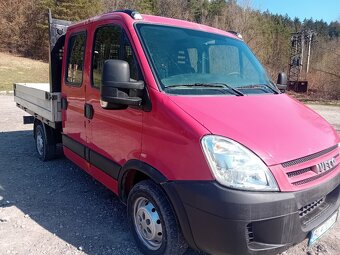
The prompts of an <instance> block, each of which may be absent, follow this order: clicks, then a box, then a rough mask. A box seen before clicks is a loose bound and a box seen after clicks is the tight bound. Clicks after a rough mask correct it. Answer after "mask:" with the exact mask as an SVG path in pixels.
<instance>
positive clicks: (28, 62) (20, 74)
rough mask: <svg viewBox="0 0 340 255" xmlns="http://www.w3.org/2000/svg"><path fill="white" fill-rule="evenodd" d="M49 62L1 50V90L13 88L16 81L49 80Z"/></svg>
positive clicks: (36, 81)
mask: <svg viewBox="0 0 340 255" xmlns="http://www.w3.org/2000/svg"><path fill="white" fill-rule="evenodd" d="M48 68H49V66H48V63H45V62H42V61H37V60H32V59H28V58H23V57H18V56H14V55H11V54H7V53H1V52H0V91H3V90H5V91H10V90H13V83H15V82H27V83H30V82H33V83H45V82H48V76H49V69H48Z"/></svg>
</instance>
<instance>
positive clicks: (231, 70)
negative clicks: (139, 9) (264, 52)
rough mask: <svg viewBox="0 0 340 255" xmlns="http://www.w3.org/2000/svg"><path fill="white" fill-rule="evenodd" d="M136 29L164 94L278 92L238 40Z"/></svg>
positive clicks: (148, 27)
mask: <svg viewBox="0 0 340 255" xmlns="http://www.w3.org/2000/svg"><path fill="white" fill-rule="evenodd" d="M136 27H137V31H138V33H139V36H140V38H141V41H142V44H143V47H144V49H145V51H146V54H147V57H148V59H149V62H150V64H151V67H152V69H153V71H154V74H155V76H156V80H157V81H158V84H159V85H160V86H161V88H162V89H163V90H164V91H165V92H167V93H171V94H200V95H201V94H203V95H205V94H228V95H237V96H240V95H244V94H261V93H278V90H277V88H276V87H275V85H273V83H272V82H271V81H270V79H269V78H268V76H267V74H266V72H265V70H264V68H263V67H262V65H261V64H260V63H259V61H258V60H257V59H256V57H255V56H254V54H253V53H252V52H251V50H250V49H249V48H248V46H247V45H246V44H245V43H244V42H243V41H241V40H238V39H233V38H230V37H227V36H223V35H218V34H214V33H207V32H202V31H198V30H191V29H185V28H179V27H171V26H162V25H151V24H143V23H140V24H137V25H136Z"/></svg>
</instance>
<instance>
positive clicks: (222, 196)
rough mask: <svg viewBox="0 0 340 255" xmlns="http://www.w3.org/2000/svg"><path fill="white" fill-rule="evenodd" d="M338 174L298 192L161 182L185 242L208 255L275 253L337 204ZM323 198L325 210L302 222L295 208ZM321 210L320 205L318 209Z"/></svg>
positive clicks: (300, 236) (302, 235) (303, 235)
mask: <svg viewBox="0 0 340 255" xmlns="http://www.w3.org/2000/svg"><path fill="white" fill-rule="evenodd" d="M339 183H340V175H337V176H336V177H335V178H333V179H331V180H329V181H328V182H326V183H323V184H321V185H318V186H316V187H314V188H312V189H308V190H304V191H299V192H247V191H239V190H232V189H228V188H225V187H222V186H221V185H219V184H217V183H216V182H213V181H211V182H209V181H201V182H199V181H175V182H167V183H166V184H163V187H165V190H166V192H167V194H168V196H169V198H170V200H171V202H172V204H173V206H174V208H175V211H176V213H177V216H178V220H179V222H180V224H181V227H182V231H183V233H184V235H185V237H186V239H187V240H188V242H189V244H190V245H191V246H193V247H194V248H198V249H199V250H202V251H205V252H208V253H209V254H237V255H239V254H277V253H279V252H282V251H284V250H286V249H287V248H288V247H289V246H291V245H293V244H296V243H299V242H301V241H302V240H304V239H305V238H306V237H307V236H308V234H309V232H310V231H311V230H312V229H314V228H315V227H317V226H319V225H320V224H321V223H323V222H324V221H325V220H327V219H328V218H329V217H330V216H331V215H332V214H333V213H334V212H335V211H336V210H338V208H339V205H340V198H339V193H340V187H339ZM322 197H325V198H326V201H328V207H327V210H324V211H320V210H321V209H320V210H319V211H317V210H316V211H317V212H316V213H318V217H317V220H314V221H313V222H312V223H311V224H310V225H306V224H304V222H305V221H304V220H303V218H301V216H299V208H300V207H301V206H302V205H305V204H309V203H311V202H313V200H317V199H320V198H322ZM320 208H321V207H320Z"/></svg>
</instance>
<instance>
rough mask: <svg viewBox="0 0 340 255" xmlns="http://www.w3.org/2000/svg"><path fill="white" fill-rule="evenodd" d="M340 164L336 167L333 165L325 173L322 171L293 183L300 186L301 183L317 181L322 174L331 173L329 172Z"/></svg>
mask: <svg viewBox="0 0 340 255" xmlns="http://www.w3.org/2000/svg"><path fill="white" fill-rule="evenodd" d="M338 165H339V164H337V165H336V166H335V167H333V168H332V169H330V170H328V171H326V172H323V173H321V174H318V175H315V176H313V177H309V178H306V179H303V180H301V181H296V182H293V183H292V184H293V185H294V186H299V185H303V184H306V183H308V182H312V181H315V180H317V179H319V178H321V177H322V176H325V175H326V174H329V173H331V172H333V171H334V170H335V169H336V168H337V167H338Z"/></svg>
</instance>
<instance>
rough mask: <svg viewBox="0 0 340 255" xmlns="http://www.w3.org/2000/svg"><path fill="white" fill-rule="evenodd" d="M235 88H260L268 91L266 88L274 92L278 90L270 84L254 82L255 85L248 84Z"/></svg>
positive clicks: (276, 92)
mask: <svg viewBox="0 0 340 255" xmlns="http://www.w3.org/2000/svg"><path fill="white" fill-rule="evenodd" d="M237 89H260V90H262V91H265V92H268V89H269V90H271V91H272V92H273V93H274V94H279V92H278V91H277V90H276V89H274V88H273V87H272V86H269V85H268V84H256V85H248V86H240V87H237Z"/></svg>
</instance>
